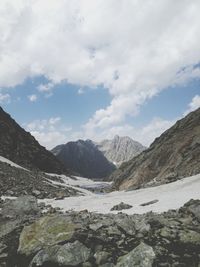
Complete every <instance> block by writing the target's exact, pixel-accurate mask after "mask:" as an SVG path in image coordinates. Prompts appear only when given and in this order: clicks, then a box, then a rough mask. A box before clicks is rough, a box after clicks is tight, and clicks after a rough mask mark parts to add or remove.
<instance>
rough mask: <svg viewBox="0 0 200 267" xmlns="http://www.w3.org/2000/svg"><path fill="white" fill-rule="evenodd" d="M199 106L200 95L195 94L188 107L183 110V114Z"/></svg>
mask: <svg viewBox="0 0 200 267" xmlns="http://www.w3.org/2000/svg"><path fill="white" fill-rule="evenodd" d="M199 107H200V95H195V96H194V97H193V98H192V101H191V102H190V103H189V105H188V109H187V110H186V111H185V112H184V115H187V114H188V113H190V112H191V111H194V110H195V109H197V108H199Z"/></svg>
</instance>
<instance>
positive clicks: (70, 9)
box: [0, 0, 200, 132]
mask: <svg viewBox="0 0 200 267" xmlns="http://www.w3.org/2000/svg"><path fill="white" fill-rule="evenodd" d="M199 12H200V1H199V0H193V1H189V0H177V1H173V0H162V1H154V0H144V1H137V0H126V1H124V0H105V1H102V0H95V1H93V0H73V1H67V0H63V1H57V0H43V1H40V0H30V1H26V0H16V1H13V0H5V1H3V2H2V3H1V6H0V57H1V61H0V74H1V75H0V86H2V87H3V86H14V85H16V84H19V83H21V82H23V80H24V79H26V78H27V77H28V76H30V77H33V76H37V75H45V76H46V78H47V79H49V83H48V84H47V85H41V87H40V88H38V89H39V90H40V91H42V92H44V93H46V96H50V95H51V94H52V88H53V85H56V84H57V83H60V82H61V81H67V82H69V83H72V84H76V85H79V86H80V88H82V87H84V86H89V87H95V86H98V85H103V86H104V87H105V88H107V89H108V91H109V93H110V95H111V96H112V101H111V103H110V105H109V106H108V107H107V108H105V109H100V110H97V111H96V112H95V114H94V115H93V116H92V117H91V118H90V120H89V121H88V122H87V123H86V124H85V126H84V127H85V131H88V132H96V131H100V130H102V131H103V130H106V129H107V128H109V127H110V128H111V127H114V126H115V127H116V126H119V125H121V123H123V122H124V121H125V118H126V115H128V114H129V115H132V116H134V115H136V114H137V113H138V110H139V108H140V106H141V105H142V104H143V103H144V102H145V101H147V100H148V99H149V98H151V97H153V96H155V95H156V94H158V93H159V92H160V91H162V90H164V89H165V88H167V87H168V86H173V85H175V84H177V83H186V82H187V81H188V80H190V79H193V78H195V77H200V69H199V65H198V63H199V62H200V49H199V47H200V27H199V25H200V16H199ZM194 66H196V67H194Z"/></svg>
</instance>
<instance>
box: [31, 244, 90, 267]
mask: <svg viewBox="0 0 200 267" xmlns="http://www.w3.org/2000/svg"><path fill="white" fill-rule="evenodd" d="M90 255H91V251H90V249H89V248H87V247H86V246H85V245H83V244H82V243H80V242H79V241H75V242H74V243H67V244H64V245H63V246H53V247H49V248H46V249H44V250H42V251H39V252H38V253H37V254H36V256H35V257H34V258H33V260H32V262H31V264H30V267H35V266H38V267H39V266H43V265H44V264H45V263H49V264H56V266H57V265H58V266H77V265H79V264H82V263H84V262H87V260H88V259H89V258H90Z"/></svg>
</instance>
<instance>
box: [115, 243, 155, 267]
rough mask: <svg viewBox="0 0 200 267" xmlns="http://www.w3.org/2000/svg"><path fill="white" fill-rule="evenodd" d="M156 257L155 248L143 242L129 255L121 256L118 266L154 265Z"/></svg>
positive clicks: (137, 266) (138, 266) (141, 266)
mask: <svg viewBox="0 0 200 267" xmlns="http://www.w3.org/2000/svg"><path fill="white" fill-rule="evenodd" d="M154 259H155V253H154V251H153V248H152V247H150V246H148V245H146V244H145V243H141V244H140V245H139V246H137V247H136V248H135V249H133V250H132V251H131V252H129V253H128V254H127V255H125V256H123V257H121V258H120V260H119V262H118V263H117V265H116V267H133V266H134V267H152V266H153V261H154Z"/></svg>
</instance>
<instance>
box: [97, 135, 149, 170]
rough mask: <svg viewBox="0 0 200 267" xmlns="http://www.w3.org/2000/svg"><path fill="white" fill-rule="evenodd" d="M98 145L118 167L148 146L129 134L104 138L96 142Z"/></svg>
mask: <svg viewBox="0 0 200 267" xmlns="http://www.w3.org/2000/svg"><path fill="white" fill-rule="evenodd" d="M96 145H97V147H98V149H99V150H100V151H102V153H103V154H104V156H105V157H106V158H107V159H108V160H109V161H110V162H113V163H114V164H115V165H116V166H118V167H119V166H120V165H121V164H122V163H123V162H126V161H129V160H130V159H132V158H134V157H135V156H137V155H138V154H140V153H141V152H142V151H143V150H145V149H146V147H144V146H143V145H142V144H140V143H139V142H136V141H134V140H133V139H132V138H130V137H128V136H122V137H120V136H118V135H116V136H115V137H114V138H113V139H112V140H103V141H101V142H99V143H96Z"/></svg>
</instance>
